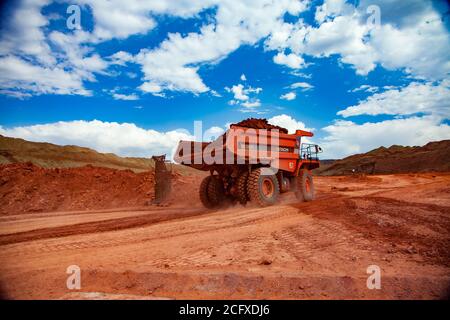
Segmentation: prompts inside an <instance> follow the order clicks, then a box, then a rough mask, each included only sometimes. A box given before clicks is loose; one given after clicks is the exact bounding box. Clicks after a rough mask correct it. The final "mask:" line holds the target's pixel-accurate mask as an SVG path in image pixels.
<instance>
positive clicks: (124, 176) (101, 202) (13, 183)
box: [0, 163, 154, 215]
mask: <svg viewBox="0 0 450 320" xmlns="http://www.w3.org/2000/svg"><path fill="white" fill-rule="evenodd" d="M153 189H154V172H153V171H147V172H142V173H134V172H133V171H131V170H116V169H110V168H100V167H93V166H89V165H88V166H85V167H78V168H64V169H45V168H41V167H38V166H35V165H33V164H32V163H15V164H7V165H0V215H4V214H14V213H24V212H48V211H59V210H61V211H63V210H85V209H107V208H117V207H133V206H141V205H145V204H146V203H148V202H149V200H151V199H152V198H153V196H154V191H153Z"/></svg>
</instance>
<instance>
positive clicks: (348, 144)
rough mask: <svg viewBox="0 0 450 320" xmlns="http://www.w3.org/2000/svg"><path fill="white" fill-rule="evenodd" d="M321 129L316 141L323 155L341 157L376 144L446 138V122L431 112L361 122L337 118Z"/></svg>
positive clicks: (449, 132) (448, 131)
mask: <svg viewBox="0 0 450 320" xmlns="http://www.w3.org/2000/svg"><path fill="white" fill-rule="evenodd" d="M323 130H324V131H325V132H326V133H327V134H328V135H327V136H326V137H325V138H324V139H322V140H321V141H320V142H319V143H320V145H321V147H322V148H323V150H324V154H323V158H324V159H338V158H343V157H346V156H349V155H352V154H355V153H363V152H367V151H370V150H372V149H375V148H378V147H380V146H385V147H390V146H391V145H394V144H398V145H404V146H417V145H418V146H422V145H424V144H426V143H428V142H430V141H438V140H443V139H450V126H449V125H447V124H444V123H441V122H440V120H439V119H436V118H435V117H432V116H427V117H421V118H420V117H412V118H406V119H393V120H385V121H381V122H376V123H371V122H366V123H363V124H356V123H354V122H352V121H344V120H337V121H336V122H335V123H334V124H332V125H330V126H327V127H325V128H323Z"/></svg>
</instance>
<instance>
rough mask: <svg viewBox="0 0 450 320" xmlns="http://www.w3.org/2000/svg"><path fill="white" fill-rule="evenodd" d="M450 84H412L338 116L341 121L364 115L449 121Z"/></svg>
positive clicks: (384, 93) (379, 96)
mask: <svg viewBox="0 0 450 320" xmlns="http://www.w3.org/2000/svg"><path fill="white" fill-rule="evenodd" d="M449 101H450V81H442V82H441V83H439V84H433V83H431V82H428V83H418V82H412V83H410V84H409V85H408V86H406V87H403V88H400V89H391V90H388V91H384V92H382V93H376V94H374V95H372V96H370V97H368V98H367V99H366V100H364V101H362V102H360V103H359V104H357V105H355V106H350V107H348V108H346V109H344V110H341V111H339V112H338V115H342V116H344V117H350V116H357V115H362V114H367V115H379V114H387V115H411V114H414V113H425V114H433V115H435V116H440V117H441V118H448V117H450V102H449Z"/></svg>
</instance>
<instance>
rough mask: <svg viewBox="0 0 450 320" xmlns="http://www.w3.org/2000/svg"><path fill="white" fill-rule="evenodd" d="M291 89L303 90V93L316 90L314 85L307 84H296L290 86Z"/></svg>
mask: <svg viewBox="0 0 450 320" xmlns="http://www.w3.org/2000/svg"><path fill="white" fill-rule="evenodd" d="M289 87H290V88H291V89H299V88H301V89H302V90H303V91H308V90H311V89H313V88H314V86H313V85H312V84H309V83H307V82H296V83H293V84H291V85H290V86H289Z"/></svg>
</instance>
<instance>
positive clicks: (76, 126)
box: [0, 120, 193, 157]
mask: <svg viewBox="0 0 450 320" xmlns="http://www.w3.org/2000/svg"><path fill="white" fill-rule="evenodd" d="M0 134H2V135H5V136H9V137H16V138H22V139H26V140H29V141H35V142H50V143H55V144H59V145H77V146H83V147H88V148H92V149H95V150H97V151H99V152H112V153H115V154H118V155H120V156H137V157H149V156H151V155H158V154H163V153H166V154H169V155H171V154H172V151H173V150H174V148H176V146H177V145H178V142H179V141H180V140H193V137H192V136H191V135H190V134H189V133H187V132H186V130H181V129H179V130H172V131H166V132H159V131H156V130H151V129H149V130H147V129H143V128H140V127H138V126H136V125H135V124H132V123H117V122H102V121H98V120H93V121H68V122H64V121H61V122H56V123H49V124H41V125H32V126H21V127H13V128H3V127H1V126H0Z"/></svg>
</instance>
